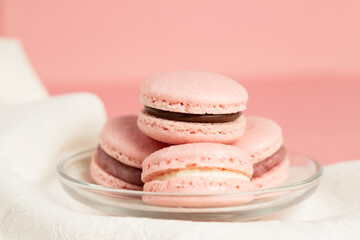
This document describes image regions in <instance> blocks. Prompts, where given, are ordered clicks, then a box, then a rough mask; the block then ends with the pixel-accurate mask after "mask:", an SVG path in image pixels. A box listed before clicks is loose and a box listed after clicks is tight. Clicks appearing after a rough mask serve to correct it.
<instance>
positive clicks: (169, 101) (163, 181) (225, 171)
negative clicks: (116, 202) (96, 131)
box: [90, 71, 290, 207]
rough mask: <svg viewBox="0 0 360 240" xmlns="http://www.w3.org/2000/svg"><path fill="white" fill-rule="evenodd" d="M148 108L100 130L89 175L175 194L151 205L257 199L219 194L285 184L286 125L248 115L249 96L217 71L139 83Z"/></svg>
mask: <svg viewBox="0 0 360 240" xmlns="http://www.w3.org/2000/svg"><path fill="white" fill-rule="evenodd" d="M140 100H141V102H142V104H143V105H144V108H143V109H141V110H140V112H139V114H138V116H119V117H116V118H113V119H110V120H108V122H107V123H106V124H105V126H104V127H103V129H102V132H101V135H100V139H99V146H98V149H97V151H96V152H95V153H94V155H93V158H92V161H91V165H90V173H91V176H92V178H93V179H94V181H95V182H96V183H98V184H100V185H103V186H107V187H114V188H124V189H130V190H143V191H145V192H161V193H169V194H174V193H175V194H217V195H218V196H217V197H215V196H212V197H206V198H202V199H201V200H199V198H191V197H181V196H177V197H172V198H170V197H169V198H166V197H159V196H158V197H156V196H144V198H143V200H144V201H145V202H147V203H150V204H155V205H162V206H182V207H204V206H219V205H231V204H238V203H244V202H248V201H251V198H250V197H247V198H245V197H237V198H224V197H221V195H219V194H227V193H236V192H247V191H252V190H259V189H264V188H271V187H276V186H279V185H281V184H283V183H284V182H285V180H286V178H287V176H288V173H289V165H290V164H289V159H288V157H287V154H286V150H285V148H284V147H283V136H282V130H281V128H280V126H279V125H278V124H277V123H276V122H274V121H272V120H270V119H267V118H264V117H251V116H247V117H245V116H244V115H243V111H244V110H245V109H246V104H247V100H248V93H247V91H246V89H245V88H244V87H243V86H242V85H241V84H240V83H238V82H236V81H234V80H232V79H230V78H228V77H225V76H222V75H219V74H214V73H209V72H200V71H177V72H169V73H162V74H157V75H153V76H151V77H149V78H147V79H145V80H144V82H143V83H142V85H141V96H140Z"/></svg>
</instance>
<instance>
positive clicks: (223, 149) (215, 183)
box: [141, 143, 253, 207]
mask: <svg viewBox="0 0 360 240" xmlns="http://www.w3.org/2000/svg"><path fill="white" fill-rule="evenodd" d="M142 167H143V172H142V175H141V177H142V180H143V182H145V185H144V191H147V192H157V193H168V194H170V195H171V194H188V195H189V196H179V195H177V196H176V195H175V196H170V195H165V196H158V195H156V196H150V195H145V196H144V197H143V200H144V201H145V202H147V203H150V204H154V205H161V206H174V207H210V206H227V205H233V204H240V203H246V202H249V201H251V200H252V196H239V195H236V194H235V195H233V196H232V195H231V194H230V195H222V196H219V194H229V193H239V192H245V191H250V190H251V189H252V188H251V187H252V186H251V184H250V178H251V175H252V172H253V168H252V167H253V166H252V159H251V157H250V155H249V154H247V153H246V152H244V151H243V150H241V149H239V148H237V147H233V146H230V145H224V144H219V143H188V144H182V145H175V146H171V147H167V148H164V149H161V150H159V151H156V152H154V153H152V154H151V155H150V156H148V157H147V158H146V159H145V160H144V162H143V164H142ZM198 194H214V195H215V196H209V195H205V196H191V195H198Z"/></svg>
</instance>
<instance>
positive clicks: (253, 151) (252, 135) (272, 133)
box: [232, 116, 290, 189]
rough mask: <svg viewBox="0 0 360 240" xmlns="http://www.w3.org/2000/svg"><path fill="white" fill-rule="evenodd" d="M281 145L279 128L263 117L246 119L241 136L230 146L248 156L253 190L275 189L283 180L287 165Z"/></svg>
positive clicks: (287, 159)
mask: <svg viewBox="0 0 360 240" xmlns="http://www.w3.org/2000/svg"><path fill="white" fill-rule="evenodd" d="M283 142H284V139H283V135H282V130H281V127H280V126H279V125H278V124H277V123H276V122H274V121H273V120H271V119H268V118H264V117H249V116H248V117H247V124H246V127H245V133H244V135H243V136H242V137H241V138H240V139H239V140H238V141H236V142H235V143H233V144H232V145H233V146H236V147H239V148H241V149H242V150H244V151H245V152H247V153H248V154H249V155H250V156H251V157H252V159H253V163H254V166H253V171H254V172H253V175H252V178H251V183H252V184H253V186H254V189H263V188H271V187H276V186H279V185H281V184H283V183H284V182H285V181H286V179H287V177H288V174H289V168H290V162H289V158H288V155H287V152H286V149H285V147H284V146H283Z"/></svg>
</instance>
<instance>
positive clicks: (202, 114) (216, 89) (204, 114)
mask: <svg viewBox="0 0 360 240" xmlns="http://www.w3.org/2000/svg"><path fill="white" fill-rule="evenodd" d="M247 99H248V94H247V92H246V90H245V88H244V87H243V86H242V85H241V84H239V83H238V82H236V81H234V80H232V79H230V78H228V77H225V76H222V75H218V74H214V73H209V72H200V71H177V72H170V73H163V74H157V75H153V76H151V77H149V78H148V79H146V80H145V81H144V82H143V83H142V85H141V102H142V103H143V104H144V109H143V110H142V111H140V113H139V115H138V122H137V124H138V126H139V129H140V130H141V131H142V132H143V133H145V134H146V135H148V136H150V137H152V138H154V139H156V140H158V141H161V142H166V143H170V144H182V143H194V142H217V143H231V142H234V141H236V140H237V139H238V138H239V137H240V136H241V135H242V134H243V132H244V128H245V121H246V120H245V117H244V116H242V115H241V113H242V111H244V110H245V109H246V103H247Z"/></svg>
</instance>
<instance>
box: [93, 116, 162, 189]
mask: <svg viewBox="0 0 360 240" xmlns="http://www.w3.org/2000/svg"><path fill="white" fill-rule="evenodd" d="M136 120H137V117H136V116H122V117H116V118H112V119H110V120H108V121H107V122H106V124H105V125H104V127H103V129H102V131H101V134H100V138H99V147H98V149H97V151H96V152H95V153H94V155H93V157H92V161H91V164H90V173H91V176H92V178H93V179H94V181H95V182H96V183H98V184H100V185H103V186H107V187H114V188H124V189H131V190H141V189H142V186H143V182H142V181H141V172H142V170H141V164H142V162H143V160H144V159H145V158H146V157H147V156H149V155H150V154H151V153H153V152H155V151H157V150H159V149H162V148H164V147H167V146H168V145H167V144H164V143H161V142H158V141H156V140H154V139H152V138H150V137H148V136H146V135H144V134H143V133H142V132H140V131H139V129H138V127H137V124H136Z"/></svg>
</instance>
